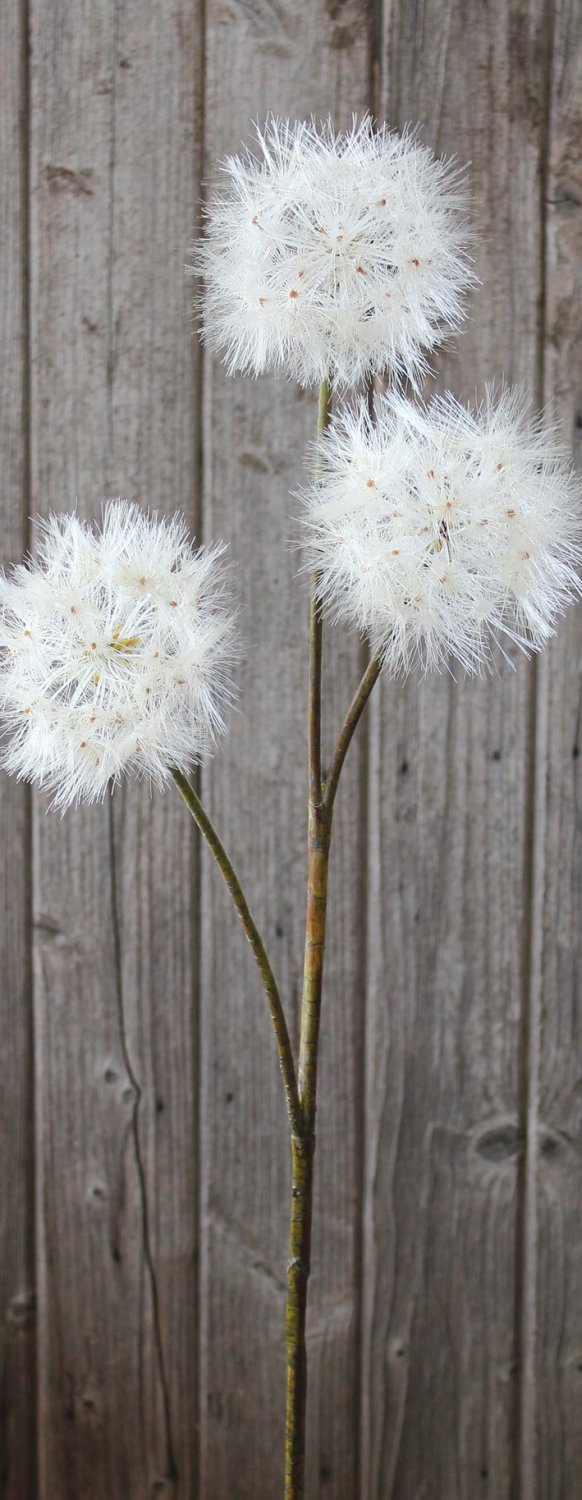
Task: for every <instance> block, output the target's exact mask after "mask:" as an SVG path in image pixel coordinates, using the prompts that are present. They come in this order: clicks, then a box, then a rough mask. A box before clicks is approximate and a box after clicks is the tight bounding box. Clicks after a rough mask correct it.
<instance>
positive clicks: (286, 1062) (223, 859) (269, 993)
mask: <svg viewBox="0 0 582 1500" xmlns="http://www.w3.org/2000/svg"><path fill="white" fill-rule="evenodd" d="M172 778H173V780H174V782H175V784H176V786H177V788H178V791H179V793H180V796H181V797H182V799H183V801H184V802H185V803H186V807H187V808H188V811H189V812H190V813H191V814H192V817H193V818H194V821H195V823H196V824H197V825H198V828H199V830H200V832H201V834H202V836H203V838H205V839H206V843H207V844H208V847H209V849H210V851H211V853H212V854H213V855H214V858H215V860H216V863H217V865H218V868H219V870H220V873H221V875H222V876H223V879H224V880H225V881H226V884H227V886H228V889H229V891H230V894H231V896H232V899H233V902H234V905H235V907H236V910H237V912H238V915H239V917H240V920H241V922H242V925H243V928H244V931H245V933H246V936H247V938H248V941H249V943H250V946H251V948H252V950H253V953H254V956H255V960H256V964H257V968H258V970H259V974H260V976H261V979H262V981H263V989H264V991H265V995H266V998H267V1004H268V1006H269V1011H270V1015H271V1021H272V1023H273V1029H274V1032H275V1040H276V1043H277V1051H278V1053H279V1067H280V1069H281V1074H282V1077H283V1087H284V1089H285V1098H286V1102H287V1113H288V1115H289V1123H290V1126H291V1133H292V1136H294V1135H297V1136H301V1135H302V1134H303V1128H304V1127H303V1112H302V1109H301V1105H300V1101H299V1093H298V1087H297V1078H296V1073H295V1063H294V1061H293V1052H292V1048H291V1042H290V1040H289V1032H288V1030H287V1022H286V1020H285V1013H284V1010H283V1004H282V1001H281V996H280V994H279V990H278V986H277V981H276V979H275V976H274V974H273V970H272V968H271V965H270V963H269V958H268V955H267V951H266V948H265V945H264V943H263V939H262V937H261V935H260V932H259V930H258V927H257V924H256V922H255V920H254V917H253V915H252V913H251V910H250V907H249V904H248V901H247V899H246V896H245V894H244V891H243V888H242V886H241V883H240V880H239V878H238V875H237V873H236V870H235V869H234V866H233V864H232V863H231V861H230V859H229V857H228V855H227V853H226V850H225V848H224V845H223V844H222V843H221V841H220V839H219V837H218V834H217V832H216V829H215V828H214V827H213V825H212V823H211V821H210V818H209V817H208V813H207V812H206V811H205V809H204V807H203V806H202V803H201V801H200V798H199V796H198V795H197V793H196V792H195V791H194V788H193V787H192V786H191V785H190V782H189V781H188V779H187V777H186V776H183V775H182V772H181V771H176V770H173V771H172Z"/></svg>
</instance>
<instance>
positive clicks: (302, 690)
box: [200, 0, 372, 1500]
mask: <svg viewBox="0 0 582 1500" xmlns="http://www.w3.org/2000/svg"><path fill="white" fill-rule="evenodd" d="M371 40H372V32H371V14H370V10H369V8H368V7H367V5H365V4H358V5H354V6H350V7H349V14H348V8H346V10H345V12H344V10H343V9H342V8H336V7H328V6H326V5H323V4H321V3H319V0H318V3H316V4H308V3H307V0H305V3H301V4H299V5H297V4H295V5H291V4H287V3H282V4H281V3H278V4H276V5H275V4H272V5H271V4H261V5H255V4H252V5H251V4H247V3H244V4H240V5H232V4H228V5H225V4H219V3H215V0H211V3H210V4H209V5H208V6H207V46H206V74H205V87H206V103H205V143H206V150H205V158H206V173H207V176H211V175H213V174H214V173H215V171H216V162H217V159H218V158H219V157H220V156H221V155H223V154H224V153H225V152H226V151H227V150H228V151H232V150H236V149H238V147H239V144H240V142H241V140H243V139H247V140H248V139H249V135H250V127H251V121H252V120H253V119H257V118H259V119H260V118H261V117H263V116H264V115H265V114H266V112H267V110H268V109H269V108H275V109H276V111H277V112H278V113H280V114H282V115H286V114H289V115H291V116H292V117H296V116H302V115H305V114H309V113H310V112H311V111H313V112H314V113H315V114H316V115H320V116H321V115H327V114H328V112H330V111H331V113H332V114H333V115H334V117H335V118H336V120H337V122H338V123H340V124H345V123H346V122H348V121H349V120H350V117H351V113H352V111H353V110H356V111H362V110H363V109H364V108H365V107H366V106H367V104H368V103H369V77H370V46H371ZM204 369H205V378H204V393H205V406H204V413H205V415H204V451H205V484H204V528H205V534H206V535H208V536H216V535H224V536H226V537H228V538H229V540H230V542H231V545H232V555H233V559H234V561H235V563H236V565H237V587H238V589H239V591H240V593H241V595H242V601H243V615H242V619H241V628H242V631H243V635H244V638H245V641H246V647H247V659H246V661H245V664H244V670H243V672H242V674H241V677H242V696H241V711H240V713H239V715H238V717H237V720H236V723H235V725H234V726H233V734H232V736H231V738H230V739H229V741H228V743H227V744H226V746H225V750H224V753H223V754H221V756H220V758H219V759H218V758H217V760H216V762H215V763H214V764H213V765H212V767H211V768H210V770H209V771H208V772H205V773H204V775H203V778H202V788H203V794H204V797H205V800H206V801H207V802H209V803H210V806H211V810H212V815H213V818H214V820H215V822H216V824H217V826H218V828H219V830H220V832H221V835H222V836H224V838H225V840H226V843H227V847H228V848H229V849H230V852H231V853H232V855H233V856H234V859H235V862H236V864H237V867H239V868H241V869H244V870H245V871H246V872H247V881H248V886H249V891H250V896H251V905H252V907H253V909H254V911H255V915H256V916H257V917H258V919H259V923H260V926H261V927H262V929H263V931H264V934H265V936H266V937H267V939H268V940H269V943H270V944H271V946H272V948H273V950H274V956H275V961H276V968H277V973H278V977H279V979H280V983H281V986H282V993H283V996H284V999H285V1003H286V1007H287V1012H288V1015H289V1018H290V1021H291V1022H292V1025H293V1031H294V1035H295V1037H296V1035H297V1022H298V1005H299V987H300V974H301V961H302V946H303V924H304V918H305V862H306V822H307V807H306V800H307V751H306V713H307V665H306V664H307V616H308V604H307V593H306V588H305V584H304V582H301V581H300V580H299V579H298V578H297V570H298V562H297V556H296V554H295V553H293V552H292V551H291V549H290V536H291V534H292V531H293V527H292V523H291V517H292V516H294V515H295V514H296V513H297V502H296V501H295V502H294V501H292V500H291V499H290V498H289V491H290V490H291V489H293V488H295V487H296V486H297V484H298V483H300V482H301V479H302V477H303V474H304V472H306V471H305V470H304V468H303V463H304V454H305V450H306V445H307V443H308V442H309V441H310V440H311V439H312V437H313V435H314V432H315V423H316V415H317V391H312V392H304V393H301V392H299V391H297V390H296V389H294V388H293V387H292V386H289V385H287V384H286V383H285V382H284V381H281V380H279V381H274V380H271V379H266V378H265V379H261V380H259V381H256V382H255V381H249V380H240V379H239V380H227V379H226V378H225V375H224V372H223V370H222V368H221V367H220V366H219V365H218V364H217V363H215V362H213V361H211V360H210V359H206V360H205V366H204ZM359 656H360V652H359V647H358V645H357V642H356V643H355V642H354V641H350V640H349V639H346V638H345V636H344V637H341V636H340V635H337V636H334V638H333V642H331V641H330V642H329V645H326V662H325V673H326V681H327V693H328V698H327V704H326V727H325V739H326V753H327V754H329V753H330V750H331V744H332V735H333V736H334V737H335V733H336V732H337V729H338V728H339V722H340V716H341V717H343V713H344V712H345V710H346V708H347V706H348V703H349V699H350V697H351V693H352V691H353V690H354V689H355V687H356V684H357V679H358V676H359V668H360V661H359ZM362 753H363V752H362V743H360V746H357V745H356V746H354V747H353V749H352V753H351V758H350V763H349V764H348V767H347V769H346V776H345V782H344V783H343V784H342V788H341V793H340V798H339V801H338V819H337V826H336V829H335V834H334V849H333V855H332V870H333V873H332V895H331V901H332V907H331V924H330V946H329V957H330V963H329V965H328V968H327V976H326V999H325V1001H324V1019H323V1037H322V1052H321V1072H320V1106H319V1112H318V1124H317V1138H318V1146H317V1151H316V1160H315V1223H314V1234H313V1271H314V1274H313V1280H312V1284H311V1287H310V1294H309V1297H310V1303H309V1314H308V1355H309V1361H310V1369H309V1396H308V1405H309V1430H308V1457H307V1480H306V1484H307V1493H308V1494H309V1495H310V1496H311V1497H314V1500H315V1497H316V1496H322V1497H324V1496H329V1495H332V1494H333V1496H334V1500H356V1496H357V1494H358V1490H357V1470H356V1464H357V1390H358V1310H359V1309H358V1299H359V1292H358V1255H359V1244H358V1239H359V1219H358V1214H359V1187H360V1184H359V1151H358V1147H359V1130H360V1119H361V1109H362V1101H361V1050H360V1038H361V1017H362V990H363V969H362V963H363V945H362V942H361V911H362V906H361V902H362V893H363V885H362V853H363V850H362V844H361V841H359V839H358V834H357V824H358V815H359V811H360V809H361V807H362V796H363V785H362V767H363V760H362ZM201 930H202V1007H203V1010H202V1069H201V1076H202V1089H203V1096H202V1118H203V1122H204V1123H203V1136H202V1152H203V1154H202V1180H203V1184H204V1189H203V1191H204V1199H203V1241H202V1321H201V1360H202V1365H201V1410H200V1423H201V1434H202V1469H201V1481H200V1491H201V1495H203V1496H204V1500H222V1497H223V1496H224V1495H225V1494H230V1493H233V1494H236V1495H237V1497H240V1500H246V1497H248V1500H254V1497H255V1496H259V1495H260V1496H261V1500H277V1497H278V1496H279V1494H280V1493H282V1487H283V1420H284V1376H285V1368H284V1345H283V1339H282V1333H283V1326H284V1282H285V1271H286V1260H285V1257H286V1224H287V1217H288V1211H289V1208H288V1194H289V1184H290V1161H289V1149H288V1145H287V1140H286V1124H285V1114H284V1106H283V1098H282V1091H281V1086H280V1081H279V1079H278V1078H277V1075H276V1070H275V1063H274V1046H273V1041H272V1038H271V1035H270V1033H269V1025H268V1020H267V1019H266V1016H265V1014H264V1001H263V999H262V996H261V993H260V988H259V986H258V983H257V978H256V975H255V973H254V970H253V966H252V962H251V960H250V958H249V957H248V955H247V954H245V952H244V948H243V947H242V945H241V943H240V940H239V939H238V934H236V933H235V934H234V940H233V941H230V937H229V934H230V933H231V930H232V928H231V916H230V913H229V911H228V909H227V903H226V901H225V900H224V899H223V893H222V892H221V891H220V889H219V882H218V880H217V879H216V878H215V874H214V871H213V870H211V869H210V868H209V867H208V866H207V864H206V862H205V864H204V866H203V904H202V929H201ZM332 1012H333V1020H334V1024H333V1029H332V1026H331V1025H330V1022H331V1013H332ZM318 1158H319V1160H320V1161H321V1163H322V1169H321V1172H320V1170H319V1161H318ZM251 1428H252V1433H253V1436H252V1441H251V1442H250V1443H249V1441H248V1434H249V1430H250V1429H251Z"/></svg>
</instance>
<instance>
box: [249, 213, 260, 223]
mask: <svg viewBox="0 0 582 1500" xmlns="http://www.w3.org/2000/svg"><path fill="white" fill-rule="evenodd" d="M251 223H252V224H259V223H260V220H259V215H258V214H253V217H252V219H251Z"/></svg>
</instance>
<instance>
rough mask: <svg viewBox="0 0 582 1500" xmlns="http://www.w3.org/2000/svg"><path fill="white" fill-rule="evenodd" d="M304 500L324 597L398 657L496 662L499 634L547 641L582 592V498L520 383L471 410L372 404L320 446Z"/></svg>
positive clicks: (405, 665)
mask: <svg viewBox="0 0 582 1500" xmlns="http://www.w3.org/2000/svg"><path fill="white" fill-rule="evenodd" d="M320 451H321V474H320V480H319V482H318V483H316V484H314V485H313V486H312V487H311V488H310V489H309V490H308V491H307V493H306V495H305V517H304V519H305V528H306V530H305V537H306V547H307V552H308V556H309V563H310V566H312V567H314V568H315V569H316V570H317V573H318V577H319V594H320V598H321V600H322V601H323V603H324V604H325V605H326V606H328V607H329V608H330V609H331V611H332V613H333V614H335V616H336V617H343V618H345V619H347V620H349V621H350V622H351V623H353V624H355V625H357V626H358V627H359V629H360V630H361V631H362V632H363V633H365V634H366V635H368V636H369V637H370V638H371V641H372V644H373V646H374V647H375V648H376V649H381V650H382V652H383V655H384V660H385V664H386V666H387V667H388V668H389V669H391V670H392V671H393V672H407V671H409V670H410V668H411V667H413V666H414V665H415V664H417V663H419V664H420V665H421V667H423V668H424V669H429V668H432V667H438V666H440V665H442V664H443V663H444V661H445V660H446V658H447V657H449V656H452V657H454V658H457V659H458V660H459V661H460V662H461V663H462V665H463V666H464V667H465V668H466V669H467V670H468V671H475V670H477V669H478V668H479V666H480V665H481V664H482V663H486V664H490V663H491V646H492V643H493V640H494V639H495V637H497V638H501V639H502V638H503V636H505V637H509V638H511V639H512V640H513V641H515V642H517V643H518V644H519V645H520V646H521V647H523V649H524V650H526V651H527V650H529V649H532V650H537V649H539V648H540V647H541V646H543V645H544V644H545V642H546V641H547V640H548V638H549V637H550V636H551V635H552V634H553V633H554V622H555V620H556V617H557V616H558V615H560V614H561V612H562V611H563V609H564V608H565V606H566V605H567V604H569V603H571V602H572V600H573V598H574V597H575V596H576V595H578V594H580V592H582V588H581V583H580V578H579V576H578V568H579V566H580V563H581V562H582V519H581V507H580V494H579V489H578V487H577V485H576V482H575V480H574V477H573V475H572V471H571V468H570V466H569V464H568V462H567V461H566V458H565V456H564V454H563V451H562V450H561V449H560V448H558V447H557V446H556V444H555V442H554V441H553V439H552V436H551V435H550V436H548V435H545V434H544V431H543V429H542V426H541V424H540V422H539V421H531V420H530V419H529V418H528V412H527V403H526V402H524V399H523V397H522V395H521V393H520V392H519V391H507V390H506V391H504V392H503V393H502V394H501V396H500V397H499V398H498V399H496V398H495V396H494V394H493V393H492V392H491V391H488V392H487V394H486V397H485V400H484V402H483V404H482V405H481V406H480V407H479V408H478V409H477V410H476V411H475V412H473V413H472V412H470V411H467V410H465V409H464V408H463V407H462V406H460V405H459V404H458V403H457V402H456V401H455V399H454V397H453V396H451V395H450V394H449V395H447V396H445V397H443V398H437V399H436V400H434V401H433V402H432V403H431V405H430V406H428V407H419V406H415V405H413V404H412V403H411V402H409V401H406V400H405V399H404V398H403V397H400V396H397V395H391V396H387V397H383V398H381V400H380V401H379V403H378V409H377V414H376V421H375V422H372V421H371V419H370V417H369V414H368V412H367V410H366V409H365V408H364V407H363V406H361V407H359V408H357V409H354V410H352V411H348V413H347V415H345V416H344V418H343V420H340V421H337V422H335V423H334V424H333V425H332V427H331V429H330V430H329V432H328V434H327V435H326V437H325V438H324V439H323V440H322V443H321V450H320Z"/></svg>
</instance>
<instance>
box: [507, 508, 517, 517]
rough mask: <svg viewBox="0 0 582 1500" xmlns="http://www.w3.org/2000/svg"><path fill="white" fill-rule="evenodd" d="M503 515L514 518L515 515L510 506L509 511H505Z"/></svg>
mask: <svg viewBox="0 0 582 1500" xmlns="http://www.w3.org/2000/svg"><path fill="white" fill-rule="evenodd" d="M505 514H506V516H514V515H515V511H514V510H513V509H512V507H511V506H510V507H509V510H506V512H505Z"/></svg>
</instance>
